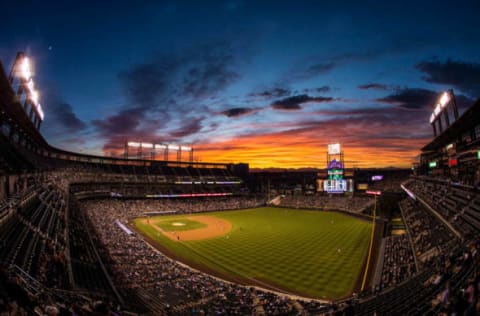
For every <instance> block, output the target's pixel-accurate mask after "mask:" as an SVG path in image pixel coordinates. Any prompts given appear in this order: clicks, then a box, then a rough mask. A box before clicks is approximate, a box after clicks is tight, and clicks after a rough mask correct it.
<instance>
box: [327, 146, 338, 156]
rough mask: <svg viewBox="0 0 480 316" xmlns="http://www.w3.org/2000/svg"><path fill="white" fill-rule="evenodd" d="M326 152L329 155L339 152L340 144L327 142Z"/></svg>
mask: <svg viewBox="0 0 480 316" xmlns="http://www.w3.org/2000/svg"><path fill="white" fill-rule="evenodd" d="M328 153H329V154H330V155H336V154H339V153H340V144H339V143H335V144H328Z"/></svg>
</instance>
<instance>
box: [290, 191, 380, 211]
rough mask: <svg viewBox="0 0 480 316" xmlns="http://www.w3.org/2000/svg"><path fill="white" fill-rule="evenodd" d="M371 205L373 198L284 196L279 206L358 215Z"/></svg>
mask: <svg viewBox="0 0 480 316" xmlns="http://www.w3.org/2000/svg"><path fill="white" fill-rule="evenodd" d="M373 203H374V200H373V198H372V197H366V196H332V195H286V196H285V197H283V198H282V199H281V201H280V206H286V207H293V208H311V209H321V210H340V211H345V212H351V213H360V212H362V211H363V210H365V209H366V208H367V207H369V206H372V205H373Z"/></svg>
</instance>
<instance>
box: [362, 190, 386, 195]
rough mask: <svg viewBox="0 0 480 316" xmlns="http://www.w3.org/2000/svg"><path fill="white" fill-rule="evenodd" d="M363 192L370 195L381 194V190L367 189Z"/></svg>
mask: <svg viewBox="0 0 480 316" xmlns="http://www.w3.org/2000/svg"><path fill="white" fill-rule="evenodd" d="M365 193H367V194H370V195H382V191H371V190H367V191H365Z"/></svg>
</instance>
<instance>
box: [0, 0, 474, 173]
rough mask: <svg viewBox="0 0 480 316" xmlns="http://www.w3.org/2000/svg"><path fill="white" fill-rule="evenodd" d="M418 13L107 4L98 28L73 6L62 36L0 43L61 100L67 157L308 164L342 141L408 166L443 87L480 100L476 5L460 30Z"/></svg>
mask: <svg viewBox="0 0 480 316" xmlns="http://www.w3.org/2000/svg"><path fill="white" fill-rule="evenodd" d="M416 5H417V6H418V7H417V10H418V12H421V13H422V16H423V21H422V23H417V22H415V21H412V20H411V19H406V17H408V16H409V15H410V14H411V12H410V11H409V10H406V9H405V7H408V6H406V5H405V6H400V5H398V4H387V3H384V4H375V5H372V7H371V9H370V10H366V9H365V8H364V6H361V5H358V4H351V5H350V6H337V5H334V4H319V3H316V2H309V1H306V2H305V3H304V5H303V6H301V5H298V4H296V3H294V2H285V3H275V5H267V4H262V3H251V2H245V3H243V4H242V5H238V6H237V5H236V6H228V5H227V6H219V7H217V6H215V5H214V4H211V5H204V6H200V5H197V4H194V3H177V4H176V5H173V6H166V5H164V4H149V5H146V4H145V5H144V6H141V5H140V6H138V8H128V9H127V8H124V7H122V6H120V7H118V8H114V9H112V10H110V9H108V8H103V4H99V6H100V7H101V8H99V10H100V9H102V8H103V9H105V10H104V11H102V12H105V16H104V19H102V20H100V21H96V22H95V23H93V25H89V24H88V23H82V21H83V22H85V21H88V16H89V15H88V13H89V12H88V10H84V9H82V8H78V10H77V11H76V12H73V11H71V12H70V11H66V13H65V17H63V18H65V19H70V20H72V23H71V24H69V25H66V26H65V29H55V28H52V26H51V24H50V23H49V22H50V21H56V19H59V17H57V16H50V15H48V14H47V15H46V16H45V18H44V19H42V20H38V21H37V20H35V21H33V22H32V21H26V25H24V26H23V27H22V28H21V29H19V30H18V32H16V33H15V34H17V35H15V36H13V35H10V36H9V37H10V38H4V39H1V40H0V47H15V48H16V47H17V46H20V47H19V48H18V49H17V50H24V47H28V49H27V51H28V53H29V54H31V55H32V56H33V58H34V60H35V62H36V65H37V67H38V71H37V76H36V77H38V81H37V85H38V86H39V87H40V89H42V87H46V86H47V87H51V86H54V87H55V89H56V90H57V91H61V93H58V94H57V95H54V97H51V98H50V97H49V98H48V99H46V100H48V101H49V102H47V103H46V104H45V105H44V108H45V112H46V120H45V122H44V124H43V126H42V130H44V131H45V133H46V135H47V136H48V141H50V142H51V143H52V144H53V145H56V146H59V147H61V148H62V147H66V148H70V149H71V148H72V144H76V146H78V148H79V150H82V151H86V152H90V153H93V154H110V153H114V154H121V152H122V151H123V146H124V142H125V141H127V140H136V141H144V142H165V143H180V144H188V145H193V146H194V147H195V148H196V153H197V155H198V159H201V160H202V161H212V162H248V163H250V165H251V166H252V167H270V166H274V167H309V166H318V165H321V164H323V158H322V157H323V156H324V153H325V151H326V145H327V144H328V143H330V142H332V141H340V142H342V143H343V144H344V149H345V152H346V154H347V155H348V156H347V160H349V161H351V162H352V163H355V164H356V165H358V166H390V165H395V166H403V167H405V166H409V165H410V163H411V161H412V159H414V158H415V156H417V155H418V153H419V149H420V148H421V147H422V146H423V145H425V143H427V142H428V141H430V140H431V138H432V131H431V127H430V126H429V124H428V118H429V115H430V113H431V111H432V110H433V107H434V105H435V103H436V100H437V98H438V96H439V95H440V94H441V92H442V91H443V90H445V89H450V88H453V89H454V91H455V93H456V96H457V101H458V103H459V106H460V109H461V110H464V109H466V108H467V107H468V106H469V105H471V104H472V103H473V102H474V101H475V100H476V99H477V98H478V97H479V96H480V59H479V57H478V54H477V52H478V51H479V50H480V43H477V42H475V41H470V40H468V38H474V37H475V36H477V38H480V30H479V29H478V28H476V29H475V28H474V26H475V25H476V23H477V22H476V21H477V19H476V16H475V15H474V14H473V12H476V11H475V9H476V8H477V6H478V5H477V4H471V5H466V4H462V5H458V7H457V8H455V10H457V13H456V14H457V16H459V17H462V21H463V23H462V24H459V23H455V24H451V25H448V27H447V26H446V25H444V24H445V22H444V21H443V20H442V19H441V17H442V16H441V15H442V14H443V13H441V12H443V11H441V9H442V8H443V7H449V5H448V3H447V2H445V3H443V2H442V1H440V2H439V3H438V10H440V13H439V12H432V10H431V8H430V6H428V5H426V4H416ZM227 8H228V9H227ZM103 9H102V10H103ZM266 9H268V11H265V10H266ZM28 10H30V9H27V11H28ZM38 10H43V9H42V8H38ZM45 10H47V9H45ZM13 11H15V10H13ZM19 12H21V10H19ZM265 12H268V13H265ZM120 18H122V19H126V20H127V21H128V24H125V23H123V24H122V23H119V19H120ZM395 21H397V22H398V21H402V23H396V22H395ZM29 23H30V24H29ZM6 25H8V23H6ZM426 25H429V27H427V26H426ZM380 26H382V27H383V28H380ZM172 30H175V32H173V31H172ZM10 33H11V32H7V33H6V34H10ZM11 34H14V33H11ZM92 34H94V35H96V36H93V35H92ZM462 34H468V36H463V35H462ZM444 37H445V38H448V37H450V38H451V41H441V40H439V39H441V38H444ZM72 39H73V40H74V41H73V42H74V43H75V45H72ZM18 43H20V44H18ZM48 47H52V49H49V48H48ZM9 51H14V48H11V49H9V50H6V51H5V54H8V52H9ZM0 52H3V50H1V51H0ZM0 58H2V62H4V58H5V56H0ZM72 60H73V61H74V62H73V63H72ZM7 63H8V62H7ZM4 64H5V63H4ZM44 89H45V90H47V89H46V88H44ZM60 95H61V96H60ZM57 100H61V101H57ZM66 134H68V136H66Z"/></svg>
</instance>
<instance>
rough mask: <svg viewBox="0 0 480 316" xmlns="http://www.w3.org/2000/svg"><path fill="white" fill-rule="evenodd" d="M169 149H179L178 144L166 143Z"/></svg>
mask: <svg viewBox="0 0 480 316" xmlns="http://www.w3.org/2000/svg"><path fill="white" fill-rule="evenodd" d="M168 149H169V150H179V149H180V147H179V146H178V145H168Z"/></svg>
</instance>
